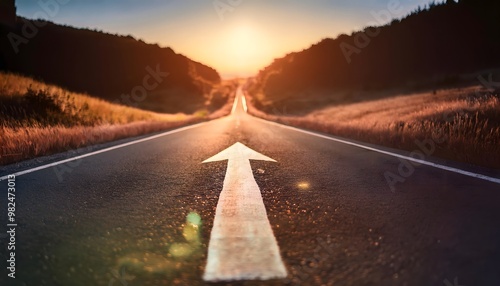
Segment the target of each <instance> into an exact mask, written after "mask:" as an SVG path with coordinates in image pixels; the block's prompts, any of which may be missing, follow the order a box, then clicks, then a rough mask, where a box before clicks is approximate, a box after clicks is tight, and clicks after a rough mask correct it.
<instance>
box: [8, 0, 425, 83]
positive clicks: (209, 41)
mask: <svg viewBox="0 0 500 286" xmlns="http://www.w3.org/2000/svg"><path fill="white" fill-rule="evenodd" d="M317 2H318V3H315V4H316V5H308V4H307V3H304V2H302V1H298V0H292V1H272V2H271V1H244V0H241V1H227V0H216V1H203V2H200V1H194V0H186V1H153V0H150V1H136V0H124V1H117V0H93V1H83V0H72V1H69V2H68V3H67V4H62V5H61V6H60V7H59V9H58V10H56V11H55V13H52V14H51V15H49V16H48V17H47V20H50V21H52V22H55V23H61V24H67V25H70V26H75V27H88V28H91V29H98V30H102V31H105V32H109V33H118V34H122V35H132V36H134V37H135V38H138V39H142V40H144V41H146V42H148V43H158V44H160V45H161V46H165V47H166V46H168V47H171V48H172V49H174V51H176V52H177V53H181V54H184V55H186V56H188V57H189V58H192V59H193V60H196V61H199V62H201V63H204V64H207V65H209V66H211V67H213V68H215V69H217V71H219V73H220V74H221V76H222V77H224V78H231V77H245V76H252V75H254V74H256V73H257V72H258V71H259V70H260V69H262V68H263V67H265V66H267V65H269V64H270V63H271V62H272V61H273V59H275V58H279V57H283V56H285V55H286V54H288V53H290V52H294V51H300V50H302V49H305V48H308V47H309V46H310V45H312V44H314V43H317V42H319V41H320V40H321V39H323V38H327V37H331V38H335V37H336V36H337V35H339V34H341V33H347V34H349V33H351V32H352V31H354V30H355V29H360V28H362V27H364V26H366V25H367V24H369V23H371V22H376V21H374V20H375V19H374V16H373V13H374V12H375V13H376V12H378V11H381V10H386V9H387V6H388V3H389V2H390V1H386V0H373V1H361V0H358V1H344V0H342V1H317ZM427 2H428V1H423V0H408V1H396V3H398V4H399V5H400V6H401V9H402V10H403V12H402V13H400V15H391V16H392V17H402V16H404V15H405V14H407V13H408V12H410V11H411V10H413V9H415V8H416V7H417V6H418V5H423V4H424V3H427ZM231 3H233V4H231ZM96 4H98V5H96ZM17 6H18V14H20V15H21V16H24V17H27V18H33V15H35V14H36V13H37V12H39V11H43V8H42V7H41V6H40V5H39V4H37V2H35V1H29V0H20V1H17ZM96 7H99V8H98V9H97V8H96Z"/></svg>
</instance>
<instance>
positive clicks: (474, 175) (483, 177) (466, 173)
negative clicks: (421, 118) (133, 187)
mask: <svg viewBox="0 0 500 286" xmlns="http://www.w3.org/2000/svg"><path fill="white" fill-rule="evenodd" d="M252 117H254V118H256V119H257V120H260V121H262V122H265V123H267V124H271V125H274V126H278V127H281V128H285V129H289V130H293V131H296V132H301V133H304V134H308V135H312V136H316V137H319V138H323V139H327V140H331V141H335V142H338V143H342V144H346V145H350V146H354V147H358V148H361V149H365V150H369V151H373V152H377V153H381V154H385V155H389V156H392V157H396V158H401V159H404V160H408V161H411V162H415V163H418V164H422V165H426V166H430V167H434V168H437V169H441V170H446V171H449V172H453V173H457V174H461V175H464V176H469V177H472V178H476V179H481V180H485V181H489V182H492V183H497V184H500V178H495V177H490V176H486V175H483V174H478V173H474V172H469V171H465V170H462V169H458V168H454V167H449V166H445V165H441V164H437V163H432V162H429V161H425V160H420V159H415V158H413V157H409V156H405V155H401V154H396V153H392V152H389V151H384V150H380V149H377V148H373V147H368V146H365V145H362V144H358V143H354V142H350V141H347V140H342V139H338V138H334V137H330V136H326V135H322V134H319V133H315V132H312V131H307V130H303V129H300V128H296V127H292V126H288V125H283V124H279V123H276V122H273V121H268V120H265V119H262V118H258V117H256V116H253V115H252Z"/></svg>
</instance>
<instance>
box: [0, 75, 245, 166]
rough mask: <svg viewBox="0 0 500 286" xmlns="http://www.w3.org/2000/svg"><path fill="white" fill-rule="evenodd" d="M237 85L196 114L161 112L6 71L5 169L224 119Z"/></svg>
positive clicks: (226, 86)
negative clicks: (89, 146) (74, 90)
mask: <svg viewBox="0 0 500 286" xmlns="http://www.w3.org/2000/svg"><path fill="white" fill-rule="evenodd" d="M235 87H236V83H232V82H227V83H223V84H219V85H217V86H215V87H214V88H213V89H212V92H211V93H210V94H209V101H207V102H205V103H204V105H203V106H204V107H203V108H202V109H200V110H199V111H198V112H196V113H195V114H190V115H187V114H184V113H176V114H163V113H161V114H160V113H155V112H151V111H144V110H140V109H137V108H132V107H127V106H123V105H118V104H112V103H109V102H107V101H104V100H102V99H97V98H94V97H91V96H89V95H87V94H82V93H75V92H71V91H68V90H66V89H63V88H60V87H58V86H55V85H51V84H45V83H43V82H41V81H37V80H33V79H31V78H28V77H24V76H19V75H15V74H10V73H0V146H1V150H0V165H5V164H9V163H13V162H18V161H21V160H24V159H29V158H34V157H38V156H42V155H48V154H52V153H56V152H61V151H65V150H72V149H76V148H80V147H84V146H87V145H91V144H96V143H103V142H109V141H114V140H117V139H121V138H126V137H132V136H138V135H142V134H147V133H151V132H156V131H161V130H166V129H171V128H175V127H178V126H182V125H186V124H190V123H195V122H199V121H202V120H206V119H212V118H216V117H220V116H223V115H226V114H228V113H229V112H230V108H231V102H230V101H231V100H232V98H233V97H234V91H235ZM212 103H213V104H212ZM213 106H219V107H220V108H219V109H212V108H213Z"/></svg>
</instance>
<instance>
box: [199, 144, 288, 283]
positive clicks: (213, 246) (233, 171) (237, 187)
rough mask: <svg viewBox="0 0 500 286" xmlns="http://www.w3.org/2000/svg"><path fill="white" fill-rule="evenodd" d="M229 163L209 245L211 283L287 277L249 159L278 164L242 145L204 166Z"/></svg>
mask: <svg viewBox="0 0 500 286" xmlns="http://www.w3.org/2000/svg"><path fill="white" fill-rule="evenodd" d="M223 160H228V166H227V171H226V177H225V178H224V186H223V188H222V192H221V194H220V196H219V202H218V203H217V210H216V211H215V219H214V226H213V228H212V233H211V235H210V242H209V244H208V259H207V266H206V268H205V274H204V275H203V279H204V280H205V281H210V282H215V281H232V280H253V279H261V280H267V279H273V278H285V277H286V276H287V272H286V269H285V265H284V264H283V261H282V259H281V255H280V253H279V248H278V243H277V242H276V238H275V237H274V234H273V230H272V229H271V224H270V223H269V220H268V218H267V213H266V208H265V206H264V202H263V200H262V195H261V193H260V189H259V186H258V185H257V182H255V178H254V177H253V173H252V168H251V166H250V161H249V160H262V161H271V162H276V161H275V160H273V159H271V158H269V157H267V156H264V155H262V154H260V153H258V152H256V151H254V150H252V149H250V148H248V147H247V146H245V145H243V144H241V143H239V142H238V143H236V144H234V145H233V146H231V147H229V148H227V149H226V150H224V151H222V152H220V153H219V154H217V155H215V156H213V157H211V158H209V159H207V160H205V161H203V163H208V162H215V161H223Z"/></svg>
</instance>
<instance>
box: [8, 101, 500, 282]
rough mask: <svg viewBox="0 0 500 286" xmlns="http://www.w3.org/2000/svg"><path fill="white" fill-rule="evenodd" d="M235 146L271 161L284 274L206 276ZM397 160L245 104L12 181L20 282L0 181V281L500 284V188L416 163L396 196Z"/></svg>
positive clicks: (264, 189) (265, 180) (260, 177)
mask: <svg viewBox="0 0 500 286" xmlns="http://www.w3.org/2000/svg"><path fill="white" fill-rule="evenodd" d="M236 142H240V143H242V144H244V145H246V146H248V147H249V148H252V149H253V150H255V151H257V152H259V153H261V154H263V155H265V156H269V157H270V158H273V159H275V160H276V161H277V162H270V161H251V167H252V171H253V175H254V178H255V181H256V182H257V184H258V186H259V188H260V191H261V194H262V198H263V202H264V205H265V208H266V210H267V217H268V220H269V222H270V225H271V227H272V231H273V233H274V235H275V238H276V241H277V243H278V245H279V252H280V254H281V257H282V260H283V262H284V265H285V267H286V271H287V273H288V278H287V279H274V280H269V281H243V282H231V283H206V282H204V281H203V280H202V277H203V272H204V269H205V265H206V262H207V249H208V243H209V240H210V233H211V229H212V226H213V222H214V216H215V210H216V207H217V202H218V198H219V194H220V192H221V190H222V188H223V181H224V176H225V174H226V168H227V162H226V161H219V162H212V163H209V164H202V161H204V160H206V159H208V158H209V157H211V156H213V155H215V154H217V153H218V152H220V151H222V150H224V149H225V148H227V147H229V146H231V145H233V144H234V143H236ZM381 149H382V150H386V149H383V148H381ZM400 163H401V161H400V160H399V159H398V158H396V157H394V156H391V155H387V154H381V153H379V152H374V151H370V150H366V149H362V148H359V147H356V146H350V145H347V144H343V143H339V142H335V141H332V140H328V139H324V138H320V137H317V136H311V135H309V134H305V133H302V132H297V131H294V130H291V129H287V128H283V127H280V126H278V125H275V124H270V123H267V122H264V121H262V120H258V119H255V118H253V117H251V116H250V115H247V114H246V113H245V112H244V111H243V108H242V106H241V101H240V102H239V103H238V106H237V107H236V111H235V113H234V114H233V115H232V116H229V117H226V118H222V119H219V120H215V121H212V122H208V123H204V124H201V125H197V126H195V127H193V128H190V129H187V130H184V131H181V132H176V133H172V134H168V135H165V136H160V137H158V138H155V139H152V140H147V141H143V142H140V143H137V144H131V145H129V146H125V147H122V148H117V149H114V150H110V151H107V152H102V153H100V154H96V155H93V156H88V157H85V158H83V159H80V160H77V161H76V163H75V162H69V163H65V164H63V165H58V166H56V167H50V168H45V169H42V170H38V171H35V172H31V173H28V174H24V175H21V176H17V177H16V181H15V184H16V186H15V188H16V197H15V198H16V210H15V218H16V222H17V224H18V226H17V228H16V236H15V242H16V249H15V255H16V256H15V258H16V273H15V276H16V278H15V279H12V278H9V277H8V276H7V274H8V273H9V271H8V270H7V269H6V266H5V265H6V260H7V259H8V255H9V253H10V251H7V249H6V247H7V245H8V240H9V239H10V238H9V236H6V235H5V234H6V231H7V229H6V224H7V211H6V206H7V181H5V180H4V181H0V186H1V188H0V189H1V197H0V205H1V210H2V213H1V215H2V216H1V217H2V221H1V222H0V227H1V230H2V234H3V235H2V236H1V240H0V244H2V248H1V250H0V254H1V257H2V258H1V259H2V262H1V263H0V265H2V267H1V270H0V275H1V276H0V285H50V286H57V285H71V286H78V285H85V286H88V285H129V286H130V285H206V284H208V285H419V286H421V285H445V286H450V285H453V286H457V285H464V286H474V285H482V286H484V285H500V227H499V220H500V185H499V184H497V183H494V182H489V181H486V180H482V179H478V178H472V177H469V176H464V175H462V174H457V173H454V172H450V171H446V170H442V169H438V168H434V167H431V166H425V165H422V166H419V167H416V168H415V171H414V172H413V174H411V175H410V176H409V177H408V178H406V179H405V181H404V182H402V183H398V184H397V188H396V191H395V192H391V190H390V188H389V186H388V184H387V182H386V178H385V177H384V173H385V172H387V171H391V172H397V169H398V166H399V165H400ZM472 171H474V170H472ZM9 172H10V171H9ZM491 172H492V174H493V175H496V176H497V177H500V174H499V172H498V171H496V172H495V171H491ZM6 174H7V173H6V170H2V172H1V174H0V176H3V175H6ZM58 174H59V175H58ZM186 219H188V220H189V222H191V223H186ZM198 219H201V222H198ZM193 222H194V224H193ZM193 225H198V226H199V227H193ZM3 245H5V247H3ZM256 253H258V252H257V251H256ZM235 255H238V253H235Z"/></svg>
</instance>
